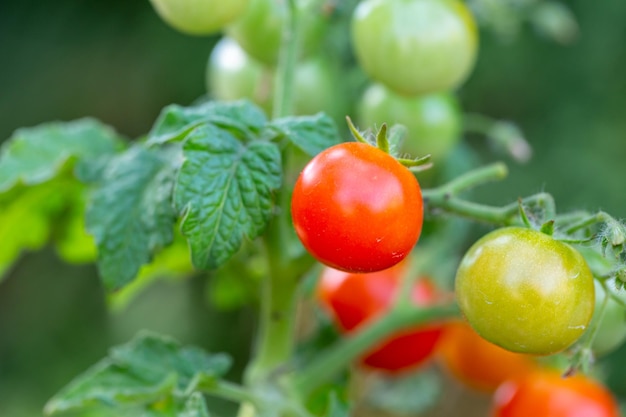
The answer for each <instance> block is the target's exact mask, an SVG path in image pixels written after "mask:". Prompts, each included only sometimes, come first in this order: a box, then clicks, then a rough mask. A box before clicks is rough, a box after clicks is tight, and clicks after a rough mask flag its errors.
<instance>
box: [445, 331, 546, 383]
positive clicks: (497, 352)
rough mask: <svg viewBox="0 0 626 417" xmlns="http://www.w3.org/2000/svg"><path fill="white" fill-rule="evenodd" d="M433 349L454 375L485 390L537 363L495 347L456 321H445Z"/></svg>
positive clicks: (533, 367) (527, 369)
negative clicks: (438, 340)
mask: <svg viewBox="0 0 626 417" xmlns="http://www.w3.org/2000/svg"><path fill="white" fill-rule="evenodd" d="M437 351H438V353H439V356H440V357H441V360H442V362H443V364H444V365H445V368H446V369H447V370H449V371H450V373H452V375H454V377H456V378H457V379H458V380H460V381H461V382H463V383H464V384H466V385H468V386H469V387H471V388H474V389H478V390H482V391H488V392H490V391H495V389H496V388H498V386H499V385H500V384H502V383H503V382H504V381H507V380H509V379H515V378H517V377H520V376H523V375H525V374H526V373H528V372H531V371H533V370H534V369H535V368H536V366H537V365H536V364H535V362H534V360H533V359H532V357H531V356H528V355H524V354H521V353H515V352H511V351H508V350H506V349H503V348H501V347H499V346H496V345H494V344H493V343H490V342H488V341H486V340H485V339H483V338H482V337H480V336H479V335H478V333H476V332H475V331H474V330H473V329H472V328H471V327H470V326H469V325H468V324H467V323H464V322H460V321H459V322H452V323H448V324H446V326H445V327H444V331H443V336H442V337H441V341H440V342H439V345H438V347H437Z"/></svg>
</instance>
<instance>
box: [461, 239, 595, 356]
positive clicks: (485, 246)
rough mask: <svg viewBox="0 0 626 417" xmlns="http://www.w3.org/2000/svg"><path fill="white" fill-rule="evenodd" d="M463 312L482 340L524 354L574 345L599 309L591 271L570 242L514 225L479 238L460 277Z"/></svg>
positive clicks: (549, 351)
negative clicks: (596, 307)
mask: <svg viewBox="0 0 626 417" xmlns="http://www.w3.org/2000/svg"><path fill="white" fill-rule="evenodd" d="M456 296H457V299H458V303H459V307H460V308H461V311H462V312H463V314H464V315H465V317H466V318H467V320H468V321H469V323H470V324H471V326H472V327H473V328H474V329H475V330H476V331H477V332H478V334H480V335H481V336H482V337H483V338H485V339H487V340H489V341H490V342H492V343H494V344H496V345H498V346H501V347H503V348H505V349H508V350H510V351H514V352H520V353H531V354H538V355H548V354H553V353H556V352H560V351H562V350H563V349H565V348H567V347H568V346H570V345H571V344H573V343H574V342H575V341H576V340H577V339H578V338H579V337H580V336H581V335H582V334H583V333H584V332H585V330H586V329H587V326H588V324H589V321H590V320H591V317H592V315H593V311H594V304H595V292H594V284H593V276H592V274H591V271H590V270H589V267H588V266H587V263H586V262H585V259H584V258H583V257H582V255H581V254H580V253H579V252H577V251H576V250H575V249H573V248H572V247H571V246H569V245H567V244H565V243H563V242H559V241H558V240H555V239H554V238H552V237H551V236H548V235H546V234H543V233H541V232H538V231H535V230H530V229H523V228H520V227H508V228H503V229H499V230H496V231H493V232H491V233H489V234H487V235H485V236H483V237H482V238H481V239H479V240H478V241H477V242H476V243H475V244H474V245H473V246H472V247H471V248H470V249H469V250H468V251H467V253H466V254H465V256H464V257H463V259H462V261H461V264H460V265H459V268H458V270H457V275H456Z"/></svg>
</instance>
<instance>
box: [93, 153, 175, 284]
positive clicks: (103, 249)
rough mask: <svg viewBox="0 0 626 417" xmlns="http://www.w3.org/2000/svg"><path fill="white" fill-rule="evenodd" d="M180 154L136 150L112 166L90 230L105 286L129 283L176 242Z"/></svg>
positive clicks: (96, 199)
mask: <svg viewBox="0 0 626 417" xmlns="http://www.w3.org/2000/svg"><path fill="white" fill-rule="evenodd" d="M178 160H179V155H178V154H177V152H174V151H172V150H171V149H167V150H149V149H146V148H143V147H141V146H135V147H132V148H130V149H129V150H128V151H126V152H124V153H123V154H121V155H119V156H117V157H115V158H114V159H112V160H111V161H110V163H109V164H108V166H107V169H106V171H105V172H104V173H103V179H102V181H101V183H100V184H99V186H98V187H97V188H96V189H95V190H94V192H93V194H92V196H91V200H90V201H89V205H88V207H87V213H86V223H87V230H88V231H89V233H91V234H92V235H93V236H94V238H95V241H96V245H97V246H98V268H99V271H100V274H101V276H102V279H103V281H104V284H105V285H106V287H107V288H109V289H117V288H120V287H122V286H123V285H125V284H127V283H129V282H130V281H131V280H132V279H133V278H134V277H135V276H136V275H137V272H138V271H139V268H140V267H141V265H143V264H146V263H148V262H149V261H150V259H151V258H152V256H153V254H154V253H155V252H157V251H158V250H160V249H161V248H163V247H164V246H167V245H168V244H170V243H171V242H172V239H173V231H174V221H175V213H174V209H173V207H172V203H171V198H172V186H173V183H174V173H175V163H176V161H178Z"/></svg>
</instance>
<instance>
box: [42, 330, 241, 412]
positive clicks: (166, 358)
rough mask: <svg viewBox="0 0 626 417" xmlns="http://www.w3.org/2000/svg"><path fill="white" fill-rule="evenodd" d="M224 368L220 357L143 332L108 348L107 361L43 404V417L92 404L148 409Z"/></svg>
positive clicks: (216, 375)
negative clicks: (125, 342)
mask: <svg viewBox="0 0 626 417" xmlns="http://www.w3.org/2000/svg"><path fill="white" fill-rule="evenodd" d="M230 365H231V360H230V358H229V357H228V356H227V355H225V354H214V355H211V354H209V353H206V352H204V351H202V350H200V349H199V348H196V347H193V346H191V347H183V346H181V345H180V344H179V343H177V342H176V341H174V340H173V339H170V338H167V337H164V336H159V335H155V334H152V333H148V332H143V333H141V334H139V335H138V336H137V337H136V338H135V339H133V340H132V341H131V342H129V343H128V344H126V345H122V346H118V347H116V348H113V349H112V350H111V351H110V354H109V356H108V357H107V358H105V359H103V360H101V361H100V362H98V363H97V364H96V365H94V366H93V367H92V368H91V369H89V370H88V371H87V372H85V373H84V374H82V375H80V376H79V377H77V378H76V379H74V381H72V382H71V383H70V384H69V385H68V386H67V387H65V388H64V389H63V390H62V391H61V392H59V393H58V394H57V395H55V396H54V397H53V398H52V399H51V400H50V401H49V402H48V403H47V404H46V407H45V413H46V414H48V415H54V414H58V413H62V412H67V411H80V410H82V409H87V408H91V407H94V406H98V405H106V406H108V407H112V408H122V409H123V408H129V407H136V406H146V407H148V406H149V405H151V404H155V403H157V402H158V401H164V400H167V399H168V398H169V397H171V396H185V395H186V393H188V392H192V391H193V388H194V386H195V384H196V383H197V381H198V379H203V380H210V379H213V380H215V379H218V378H220V377H222V376H223V375H224V374H225V373H226V372H227V371H228V369H229V367H230ZM195 401H196V400H194V402H192V405H193V404H196V402H195ZM191 410H193V408H192V409H191ZM143 414H144V413H142V414H135V413H133V415H143ZM111 415H116V414H115V413H112V414H111ZM191 415H193V414H191ZM200 415H201V414H200Z"/></svg>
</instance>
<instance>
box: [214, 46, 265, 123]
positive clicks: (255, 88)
mask: <svg viewBox="0 0 626 417" xmlns="http://www.w3.org/2000/svg"><path fill="white" fill-rule="evenodd" d="M273 76H274V75H273V73H272V71H271V70H270V69H268V68H266V67H265V66H264V65H262V64H260V63H259V62H258V61H256V60H254V59H252V58H250V56H248V54H246V53H245V51H244V50H243V49H241V47H240V46H239V44H238V43H237V42H236V41H235V40H233V39H232V38H229V37H223V38H222V39H220V40H219V41H218V42H217V43H216V44H215V47H214V48H213V50H212V51H211V55H210V56H209V63H208V65H207V71H206V83H207V89H208V91H209V93H210V94H211V96H212V97H213V98H214V99H216V100H222V101H234V100H240V99H243V98H247V99H249V100H251V101H252V102H254V103H255V104H257V105H259V106H260V107H261V108H263V110H265V111H266V113H268V114H269V113H270V112H271V109H272V103H271V97H272V85H273V80H272V77H273Z"/></svg>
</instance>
